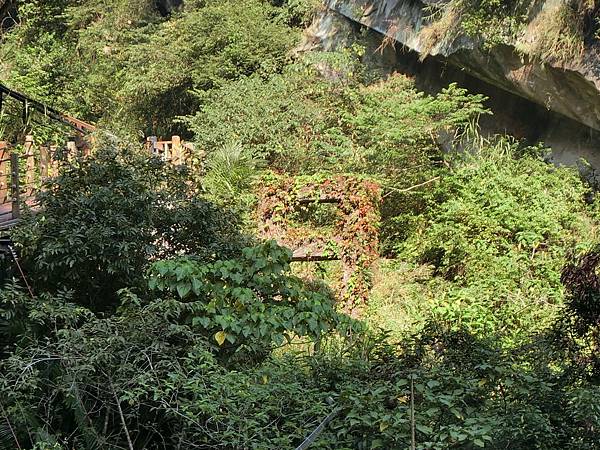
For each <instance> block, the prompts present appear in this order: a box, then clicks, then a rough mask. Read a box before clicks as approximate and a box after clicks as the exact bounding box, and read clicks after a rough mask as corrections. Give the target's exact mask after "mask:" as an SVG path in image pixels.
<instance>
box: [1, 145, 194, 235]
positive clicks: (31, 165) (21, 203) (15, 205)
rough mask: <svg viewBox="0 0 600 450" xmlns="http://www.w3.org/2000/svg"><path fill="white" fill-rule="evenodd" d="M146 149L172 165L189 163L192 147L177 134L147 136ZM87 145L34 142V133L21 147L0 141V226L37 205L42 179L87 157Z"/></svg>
mask: <svg viewBox="0 0 600 450" xmlns="http://www.w3.org/2000/svg"><path fill="white" fill-rule="evenodd" d="M146 149H147V150H148V151H149V152H150V153H151V154H152V155H154V156H157V157H160V158H161V159H163V160H164V161H167V162H169V163H171V164H176V165H181V164H190V165H191V163H192V158H193V155H194V146H193V145H192V144H190V143H186V142H183V141H182V140H181V138H179V136H173V137H172V138H171V140H170V141H159V140H158V139H156V138H155V137H150V138H148V139H147V141H146ZM89 151H90V150H89V147H88V146H82V147H81V148H80V147H78V146H77V143H76V142H75V141H69V142H67V143H66V145H65V146H57V145H36V144H35V143H34V140H33V136H27V137H26V138H25V143H24V144H23V146H17V147H13V146H12V145H11V144H9V143H8V142H4V141H0V229H6V228H10V227H11V226H13V225H14V224H15V223H16V222H17V221H18V220H19V218H20V217H21V213H22V211H23V209H24V208H25V207H30V208H33V209H35V208H36V206H37V205H36V199H35V197H36V194H37V193H38V192H39V190H40V188H41V186H42V184H43V182H44V181H45V180H46V179H47V178H49V177H54V176H57V175H58V174H59V173H60V171H61V167H63V166H64V164H65V163H68V162H69V161H71V160H73V159H74V158H76V157H78V156H87V155H88V154H89Z"/></svg>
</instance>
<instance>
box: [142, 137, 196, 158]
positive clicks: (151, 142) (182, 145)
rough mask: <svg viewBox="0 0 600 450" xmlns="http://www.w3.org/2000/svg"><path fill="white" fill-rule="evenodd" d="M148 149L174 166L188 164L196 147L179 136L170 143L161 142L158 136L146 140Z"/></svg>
mask: <svg viewBox="0 0 600 450" xmlns="http://www.w3.org/2000/svg"><path fill="white" fill-rule="evenodd" d="M146 148H147V149H148V151H149V152H151V153H152V154H153V155H155V156H158V157H160V158H161V159H163V160H164V161H169V162H171V163H172V164H175V165H179V164H188V163H190V160H191V158H192V156H193V155H194V145H193V144H191V143H189V142H184V141H182V140H181V138H180V137H179V136H173V137H172V138H171V140H170V141H159V140H158V138H157V137H156V136H150V137H148V138H146Z"/></svg>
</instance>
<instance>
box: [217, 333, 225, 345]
mask: <svg viewBox="0 0 600 450" xmlns="http://www.w3.org/2000/svg"><path fill="white" fill-rule="evenodd" d="M226 337H227V334H226V333H225V332H224V331H219V332H218V333H215V341H217V344H219V345H223V343H224V342H225V338H226Z"/></svg>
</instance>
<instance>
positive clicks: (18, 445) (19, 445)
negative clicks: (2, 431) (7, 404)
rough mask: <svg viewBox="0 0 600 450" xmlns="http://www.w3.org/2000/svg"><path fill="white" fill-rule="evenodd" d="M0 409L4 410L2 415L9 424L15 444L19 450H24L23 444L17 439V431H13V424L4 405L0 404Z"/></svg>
mask: <svg viewBox="0 0 600 450" xmlns="http://www.w3.org/2000/svg"><path fill="white" fill-rule="evenodd" d="M0 409H1V410H2V415H3V416H4V418H5V419H6V423H7V424H8V428H9V430H10V432H11V434H12V436H13V439H14V440H15V444H17V448H18V449H19V450H22V449H23V447H21V444H19V439H18V438H17V434H16V433H15V430H14V429H13V427H12V424H11V423H10V420H9V419H8V415H7V414H6V410H5V409H4V405H3V404H2V402H0Z"/></svg>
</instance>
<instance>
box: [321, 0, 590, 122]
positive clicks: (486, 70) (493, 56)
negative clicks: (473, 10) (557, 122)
mask: <svg viewBox="0 0 600 450" xmlns="http://www.w3.org/2000/svg"><path fill="white" fill-rule="evenodd" d="M444 1H445V0H437V1H436V0H424V1H416V0H330V1H329V3H328V8H329V9H330V10H332V11H336V12H337V13H339V14H341V15H343V16H345V17H347V18H348V19H350V20H352V21H354V22H356V23H359V24H361V25H364V26H366V27H368V28H370V29H373V30H376V31H378V32H379V33H382V34H384V35H386V36H388V37H389V38H390V39H393V40H395V41H397V42H398V43H400V44H402V45H403V46H405V47H407V48H409V49H411V50H413V51H415V52H417V53H420V54H421V55H422V56H424V55H425V53H427V54H428V55H431V56H437V57H440V58H442V59H444V60H445V61H447V62H448V63H450V64H452V65H454V66H457V67H459V68H461V69H463V70H465V71H467V72H468V73H470V74H471V75H473V76H475V77H477V78H479V79H481V80H484V81H486V82H487V83H490V84H492V85H494V86H497V87H499V88H501V89H504V90H507V91H509V92H512V93H514V94H516V95H519V96H522V97H524V98H526V99H529V100H531V101H533V102H536V103H538V104H539V105H541V106H543V107H546V108H548V109H550V110H552V111H556V112H558V113H561V114H563V115H565V116H567V117H570V118H572V119H574V120H576V121H578V122H580V123H582V124H585V125H587V126H589V127H591V128H594V129H596V130H600V55H599V52H598V47H597V45H595V44H592V45H587V46H585V48H584V49H583V54H581V55H577V56H576V57H575V55H574V56H573V58H572V59H571V60H569V61H567V62H566V63H565V62H562V63H560V64H559V63H556V62H545V63H541V62H540V61H536V60H535V58H533V57H531V56H528V55H527V54H526V53H524V52H523V50H522V48H523V43H526V42H528V41H531V40H532V39H535V37H534V34H535V33H536V32H540V31H539V30H540V29H542V30H543V27H540V26H539V24H538V22H539V21H540V20H542V19H541V17H545V16H547V15H549V14H553V13H554V9H556V8H558V7H560V6H561V4H562V3H563V2H564V1H565V0H546V1H542V2H537V7H536V9H535V11H534V12H533V13H532V16H531V18H530V21H529V25H528V26H527V27H525V29H524V30H523V31H522V32H521V33H520V35H519V36H518V37H515V38H514V39H507V40H506V42H505V43H503V44H500V45H494V46H491V47H490V48H487V49H485V50H483V49H482V48H483V46H482V43H481V42H477V40H476V39H474V38H470V37H468V36H466V35H464V34H461V33H458V34H456V33H448V37H444V36H442V37H440V38H439V39H438V40H437V42H435V43H434V44H433V45H431V43H430V42H431V33H430V32H428V30H427V26H428V20H427V17H428V12H427V10H426V8H427V7H428V6H431V5H432V4H439V3H443V2H444ZM429 14H430V13H429Z"/></svg>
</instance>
